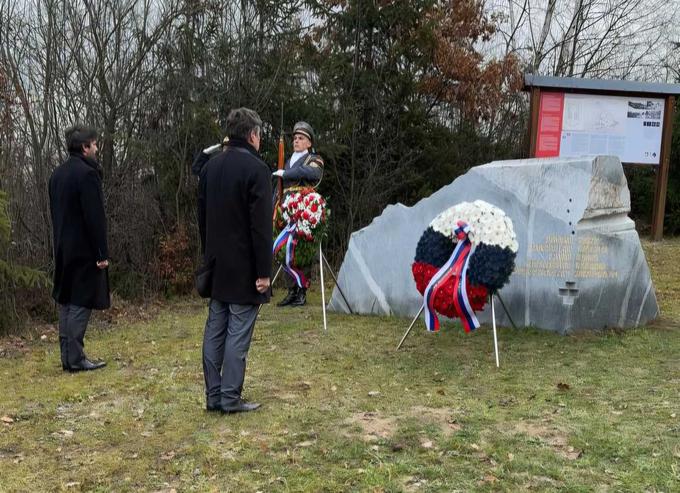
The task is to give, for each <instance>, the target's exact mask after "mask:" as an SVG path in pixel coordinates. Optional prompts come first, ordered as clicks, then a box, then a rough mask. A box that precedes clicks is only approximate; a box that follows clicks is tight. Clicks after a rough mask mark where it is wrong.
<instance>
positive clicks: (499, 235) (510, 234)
mask: <svg viewBox="0 0 680 493" xmlns="http://www.w3.org/2000/svg"><path fill="white" fill-rule="evenodd" d="M458 221H464V222H466V223H467V224H468V225H469V226H470V233H469V234H468V237H469V238H470V241H471V242H472V244H473V245H478V244H480V243H484V244H486V245H495V246H499V247H501V248H506V247H507V248H509V249H510V250H511V251H513V252H515V253H517V250H518V248H519V245H518V243H517V237H516V235H515V230H514V228H513V226H512V220H511V219H510V218H509V217H508V216H507V215H506V214H505V212H503V210H502V209H499V208H498V207H496V206H493V205H491V204H489V203H488V202H485V201H483V200H475V201H474V202H461V203H460V204H456V205H454V206H453V207H450V208H448V209H446V210H445V211H443V212H441V213H440V214H439V215H438V216H437V217H435V218H434V219H433V220H432V222H431V223H430V226H431V227H432V229H434V230H435V231H437V232H439V233H441V234H443V235H444V236H447V237H449V238H451V239H452V240H453V241H454V242H457V241H458V239H457V238H456V235H455V230H456V228H457V227H458Z"/></svg>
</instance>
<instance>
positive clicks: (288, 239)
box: [273, 188, 330, 288]
mask: <svg viewBox="0 0 680 493" xmlns="http://www.w3.org/2000/svg"><path fill="white" fill-rule="evenodd" d="M329 215H330V209H329V208H328V206H327V203H326V200H325V199H324V198H323V197H322V196H321V195H320V194H318V193H316V192H315V191H314V189H312V188H303V189H301V190H298V191H295V192H292V193H289V194H287V195H286V197H285V199H284V201H283V203H282V204H281V206H280V208H279V209H278V210H277V217H276V220H275V224H274V245H273V253H274V255H277V254H279V255H281V254H282V257H283V258H282V259H281V261H282V266H283V269H284V270H285V271H286V272H287V273H288V274H289V275H290V276H291V277H292V278H293V279H294V280H295V283H296V284H297V285H298V287H301V288H307V287H309V279H307V278H306V277H305V275H304V273H303V272H302V268H304V267H306V266H308V265H311V264H312V262H313V261H314V259H315V258H316V254H317V253H318V243H319V242H320V241H321V240H322V238H323V237H324V236H325V234H326V229H327V225H328V216H329Z"/></svg>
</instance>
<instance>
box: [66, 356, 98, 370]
mask: <svg viewBox="0 0 680 493" xmlns="http://www.w3.org/2000/svg"><path fill="white" fill-rule="evenodd" d="M105 366H106V362H105V361H96V362H93V361H90V360H89V359H87V358H85V359H84V360H82V361H81V362H80V363H78V364H77V365H72V366H69V367H67V368H66V370H67V371H70V372H71V373H75V372H78V371H92V370H99V369H100V368H104V367H105Z"/></svg>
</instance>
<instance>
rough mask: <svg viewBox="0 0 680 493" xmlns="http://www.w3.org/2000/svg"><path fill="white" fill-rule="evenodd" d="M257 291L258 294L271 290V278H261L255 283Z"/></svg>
mask: <svg viewBox="0 0 680 493" xmlns="http://www.w3.org/2000/svg"><path fill="white" fill-rule="evenodd" d="M255 289H257V292H258V293H263V294H264V293H266V292H267V290H268V289H269V278H268V277H260V278H259V279H258V280H256V281H255Z"/></svg>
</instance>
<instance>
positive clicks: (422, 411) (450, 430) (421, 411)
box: [410, 406, 461, 436]
mask: <svg viewBox="0 0 680 493" xmlns="http://www.w3.org/2000/svg"><path fill="white" fill-rule="evenodd" d="M410 414H411V416H413V417H414V418H416V419H418V420H419V421H421V422H422V423H426V424H435V425H437V426H438V427H439V429H440V430H441V432H442V433H443V434H444V436H451V435H453V434H454V433H455V432H457V431H458V430H460V429H461V426H460V424H459V423H458V420H457V419H456V417H455V415H454V413H453V412H452V411H451V409H448V408H445V407H425V406H415V407H412V408H411V413H410Z"/></svg>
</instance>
